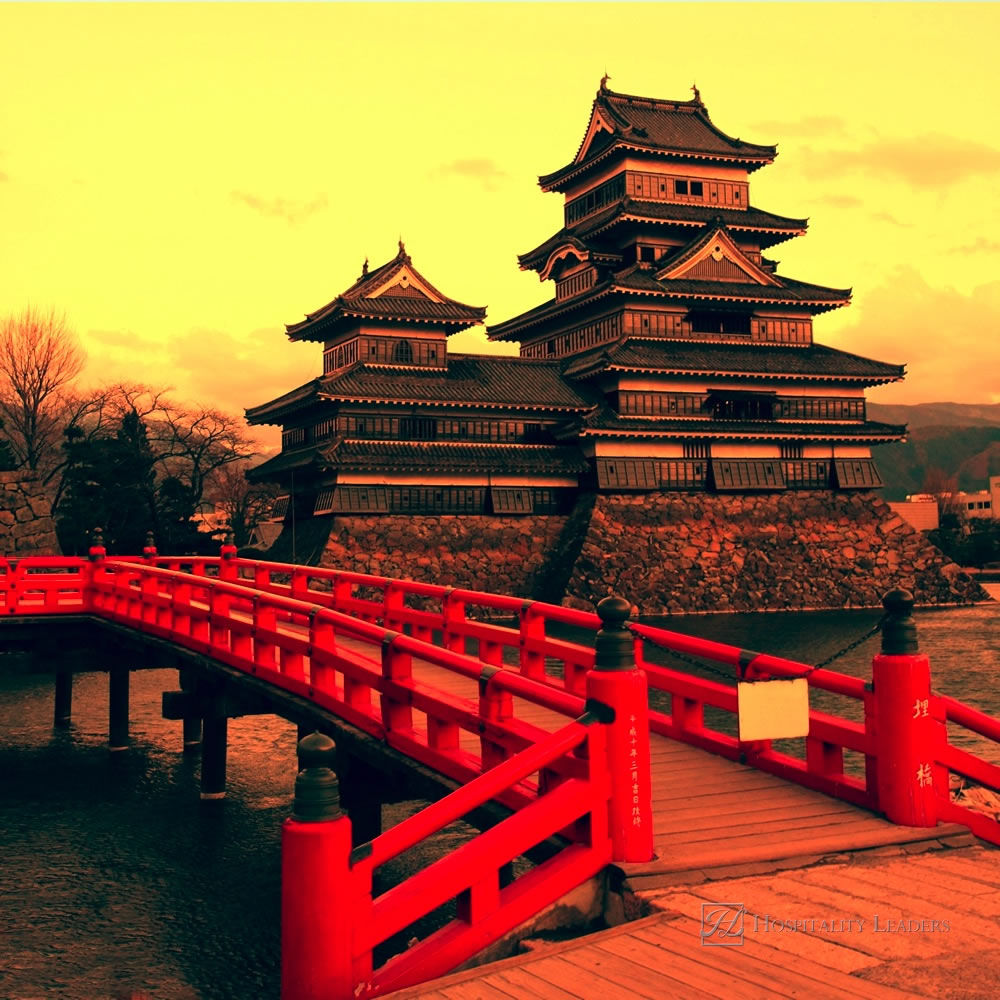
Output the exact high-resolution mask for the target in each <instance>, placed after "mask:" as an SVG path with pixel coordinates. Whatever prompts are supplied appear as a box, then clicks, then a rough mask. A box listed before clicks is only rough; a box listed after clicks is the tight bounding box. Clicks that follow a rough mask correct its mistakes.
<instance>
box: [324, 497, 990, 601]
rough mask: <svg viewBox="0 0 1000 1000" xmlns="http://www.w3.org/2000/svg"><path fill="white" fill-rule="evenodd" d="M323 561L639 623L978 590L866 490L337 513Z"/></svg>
mask: <svg viewBox="0 0 1000 1000" xmlns="http://www.w3.org/2000/svg"><path fill="white" fill-rule="evenodd" d="M322 565H324V566H330V567H336V568H340V569H345V570H352V571H355V572H361V573H371V574H374V575H377V576H387V577H397V576H398V577H405V578H407V579H410V580H418V581H421V582H427V583H439V584H443V585H446V586H455V587H464V588H469V589H473V590H488V591H494V592H497V593H507V594H515V595H519V596H525V597H533V598H536V599H540V600H545V601H550V602H552V603H558V602H559V601H560V600H565V602H566V603H568V604H571V605H573V606H576V607H581V608H587V609H588V610H589V609H591V608H593V606H594V603H595V602H596V601H598V600H600V598H602V597H604V596H605V595H607V594H608V593H611V592H617V593H620V594H623V595H625V596H627V597H628V599H629V600H631V601H633V602H634V603H635V604H636V605H638V607H639V610H640V612H641V613H642V614H647V615H655V614H682V613H685V612H711V611H763V610H774V609H777V610H802V609H808V608H849V607H877V606H878V605H879V604H880V603H881V598H882V595H883V594H884V593H885V592H886V591H887V590H891V589H892V588H893V587H906V588H907V589H908V590H910V591H912V592H913V594H914V596H915V597H916V599H917V602H918V603H919V604H949V603H965V602H971V601H975V600H984V599H986V597H987V595H986V594H985V593H984V592H983V591H982V589H981V588H980V587H979V585H978V584H977V583H976V582H975V581H974V580H972V579H971V578H970V577H968V576H967V575H966V574H964V573H963V572H962V571H961V570H960V569H959V567H958V566H956V565H955V564H954V563H952V562H950V561H949V560H948V559H947V558H945V556H944V555H942V553H941V552H939V551H938V550H937V549H936V548H934V546H932V545H931V544H930V543H929V542H927V540H926V539H925V537H924V536H923V535H922V534H921V533H920V532H917V531H915V530H914V529H913V528H911V527H910V526H909V525H908V524H907V523H906V522H905V521H903V520H902V518H900V517H898V516H897V515H896V514H894V513H893V512H892V511H891V510H890V509H889V506H888V504H887V503H885V502H884V501H883V500H882V499H881V498H879V497H878V496H877V495H875V494H843V493H839V494H838V493H824V492H802V493H781V494H771V495H766V494H765V495H738V496H728V495H722V494H707V493H644V494H635V495H609V494H598V495H597V496H596V497H595V496H593V495H589V496H582V497H581V498H580V500H579V501H578V503H577V507H576V510H574V512H573V513H572V514H571V515H570V516H568V517H567V516H552V515H529V516H523V517H518V516H507V517H500V516H454V515H452V516H406V515H381V516H358V517H337V518H335V519H334V521H333V529H332V531H331V534H330V538H329V540H328V542H327V545H326V549H325V552H324V553H323V557H322Z"/></svg>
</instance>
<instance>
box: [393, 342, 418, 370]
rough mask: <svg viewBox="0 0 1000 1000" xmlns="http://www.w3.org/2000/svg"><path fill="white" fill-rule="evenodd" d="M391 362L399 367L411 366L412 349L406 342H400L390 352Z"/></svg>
mask: <svg viewBox="0 0 1000 1000" xmlns="http://www.w3.org/2000/svg"><path fill="white" fill-rule="evenodd" d="M392 360H393V361H397V362H399V364H401V365H410V364H413V348H412V347H410V342H409V341H408V340H401V341H400V342H399V343H398V344H396V347H395V349H394V350H393V352H392Z"/></svg>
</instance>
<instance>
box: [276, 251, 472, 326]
mask: <svg viewBox="0 0 1000 1000" xmlns="http://www.w3.org/2000/svg"><path fill="white" fill-rule="evenodd" d="M485 316H486V308H485V307H484V306H483V307H481V306H470V305H466V304H465V303H464V302H457V301H456V300H455V299H449V298H448V297H447V296H446V295H444V294H442V293H441V292H439V291H438V290H437V289H436V288H435V287H434V286H433V285H432V284H431V283H430V282H429V281H428V280H427V279H426V278H425V277H424V276H423V275H422V274H421V273H420V272H419V271H418V270H417V269H416V268H415V267H414V266H413V262H412V261H411V259H410V256H409V254H408V253H407V252H406V249H405V247H404V246H403V241H402V240H400V242H399V253H398V254H397V255H396V256H395V257H394V258H393V259H392V260H390V261H388V262H386V263H385V264H383V265H382V266H381V267H377V268H375V270H373V271H369V270H368V262H367V261H365V265H364V270H363V271H362V274H361V275H360V276H359V277H358V279H357V281H355V282H354V284H353V285H351V287H350V288H348V289H347V290H346V291H343V292H341V293H340V295H338V296H337V297H336V298H335V299H333V301H332V302H328V303H327V304H326V305H325V306H322V307H321V308H319V309H317V310H316V311H315V312H311V313H307V314H306V318H305V319H304V320H302V321H301V322H299V323H291V324H289V325H287V326H286V327H285V331H286V333H287V334H288V339H289V340H320V341H322V340H328V339H329V338H330V337H332V336H334V335H335V334H336V333H338V332H340V331H341V330H343V329H345V328H347V327H350V326H352V325H354V324H356V323H357V322H358V321H359V320H370V321H373V322H390V323H391V322H401V323H407V324H412V323H420V324H426V325H428V326H431V327H439V328H445V329H446V328H449V327H450V328H452V329H463V328H464V327H467V326H472V325H474V324H477V323H481V322H482V321H483V319H484V318H485Z"/></svg>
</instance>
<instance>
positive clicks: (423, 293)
mask: <svg viewBox="0 0 1000 1000" xmlns="http://www.w3.org/2000/svg"><path fill="white" fill-rule="evenodd" d="M380 295H406V296H409V297H414V296H419V297H421V298H425V299H430V300H431V302H443V301H444V296H443V295H441V293H440V292H438V291H436V290H435V288H434V286H433V285H432V284H431V283H430V282H429V281H427V280H426V279H425V278H424V277H422V276H421V275H420V274H419V272H418V271H417V269H416V268H415V267H413V265H412V264H409V263H406V264H403V265H402V266H401V267H398V268H396V269H395V270H394V271H393V273H392V274H391V275H390V276H389V277H387V278H386V279H385V281H383V282H382V283H381V284H380V285H378V286H377V287H375V288H373V289H372V290H371V291H366V292H364V293H363V297H364V298H366V299H377V298H378V297H379V296H380ZM345 297H346V296H345Z"/></svg>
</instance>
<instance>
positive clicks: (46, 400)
mask: <svg viewBox="0 0 1000 1000" xmlns="http://www.w3.org/2000/svg"><path fill="white" fill-rule="evenodd" d="M84 360H85V355H84V353H83V349H82V348H81V347H80V345H79V343H78V341H77V339H76V334H75V333H74V332H73V331H72V330H71V329H70V327H69V324H68V323H67V321H66V317H65V316H64V315H61V314H59V313H57V312H56V311H55V310H54V309H53V310H50V311H49V312H48V313H44V312H42V311H40V310H37V309H33V308H31V307H30V306H29V307H28V308H27V309H25V310H24V311H23V312H20V313H17V314H12V315H10V316H8V317H7V318H6V319H5V320H4V321H3V323H2V325H0V417H2V418H3V425H4V430H5V432H6V433H7V435H8V437H9V439H10V444H11V448H12V449H13V452H14V455H15V458H16V459H17V461H18V462H19V464H21V465H26V466H27V467H28V468H29V469H31V470H32V471H33V472H35V471H38V470H39V467H40V466H41V465H42V464H43V462H44V459H45V457H46V455H50V454H53V453H58V448H59V438H60V435H61V434H62V430H63V421H62V420H61V419H60V417H61V413H60V411H61V410H62V404H63V402H64V396H65V394H66V392H67V390H68V389H69V386H70V384H71V383H72V381H73V380H74V379H75V378H76V377H77V375H79V374H80V371H81V370H82V368H83V363H84Z"/></svg>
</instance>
